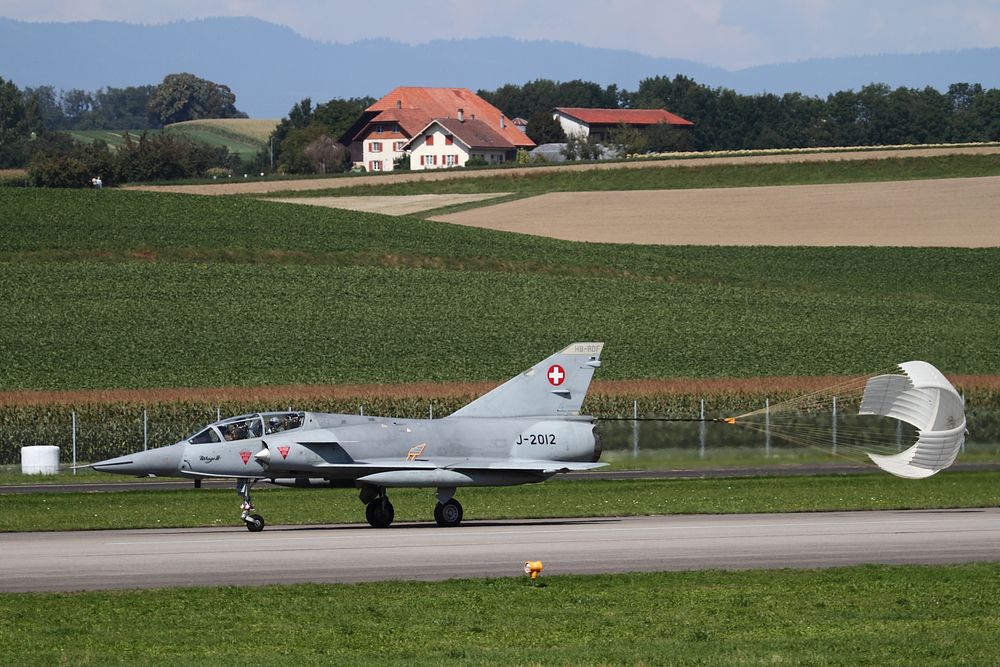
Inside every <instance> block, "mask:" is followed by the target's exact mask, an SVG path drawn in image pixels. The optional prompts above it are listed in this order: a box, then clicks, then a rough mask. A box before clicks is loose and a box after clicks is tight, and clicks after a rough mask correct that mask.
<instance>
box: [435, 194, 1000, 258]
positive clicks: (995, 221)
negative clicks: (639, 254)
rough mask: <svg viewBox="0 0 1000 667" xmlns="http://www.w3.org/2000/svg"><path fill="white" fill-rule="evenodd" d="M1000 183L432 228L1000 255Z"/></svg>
mask: <svg viewBox="0 0 1000 667" xmlns="http://www.w3.org/2000/svg"><path fill="white" fill-rule="evenodd" d="M998 211H1000V177H997V176H991V177H983V178H953V179H941V180H927V181H898V182H889V183H850V184H833V185H789V186H773V187H752V188H722V189H701V190H642V191H628V192H553V193H549V194H544V195H539V196H537V197H532V198H529V199H519V200H516V201H511V202H506V203H502V204H497V205H495V206H488V207H485V208H477V209H472V210H468V211H462V212H459V213H452V214H450V215H443V216H438V217H435V218H432V219H433V220H439V221H442V222H450V223H455V224H461V225H469V226H472V227H485V228H489V229H498V230H502V231H508V232H518V233H522V234H533V235H536V236H549V237H553V238H558V239H565V240H569V241H593V242H603V243H637V244H658V245H740V246H748V245H768V246H798V245H811V246H914V247H919V246H944V247H962V248H981V247H998V246H1000V218H998Z"/></svg>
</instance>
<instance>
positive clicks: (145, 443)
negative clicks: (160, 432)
mask: <svg viewBox="0 0 1000 667" xmlns="http://www.w3.org/2000/svg"><path fill="white" fill-rule="evenodd" d="M147 449H149V411H148V410H146V409H145V408H143V411H142V450H143V451H146V450H147Z"/></svg>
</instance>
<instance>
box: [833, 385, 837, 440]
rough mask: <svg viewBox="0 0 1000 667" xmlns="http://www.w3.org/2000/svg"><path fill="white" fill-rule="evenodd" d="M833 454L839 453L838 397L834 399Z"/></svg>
mask: <svg viewBox="0 0 1000 667" xmlns="http://www.w3.org/2000/svg"><path fill="white" fill-rule="evenodd" d="M833 453H834V454H836V453H837V397H836V396H834V397H833Z"/></svg>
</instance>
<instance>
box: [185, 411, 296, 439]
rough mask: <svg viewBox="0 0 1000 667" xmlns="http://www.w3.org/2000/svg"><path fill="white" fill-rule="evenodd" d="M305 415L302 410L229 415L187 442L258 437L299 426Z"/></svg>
mask: <svg viewBox="0 0 1000 667" xmlns="http://www.w3.org/2000/svg"><path fill="white" fill-rule="evenodd" d="M305 417H306V413H304V412H261V413H257V414H253V415H240V416H239V417H230V418H228V419H223V420H222V421H218V422H216V423H214V424H211V425H210V426H206V427H205V428H204V429H202V430H201V431H198V433H196V434H195V435H193V436H191V437H190V438H188V442H189V443H191V444H192V445H204V444H208V443H212V442H222V441H224V440H225V441H227V442H231V441H234V440H249V439H250V438H260V437H262V436H264V435H270V434H271V433H278V432H279V431H290V430H292V429H296V428H299V427H300V426H302V424H303V423H304V422H305Z"/></svg>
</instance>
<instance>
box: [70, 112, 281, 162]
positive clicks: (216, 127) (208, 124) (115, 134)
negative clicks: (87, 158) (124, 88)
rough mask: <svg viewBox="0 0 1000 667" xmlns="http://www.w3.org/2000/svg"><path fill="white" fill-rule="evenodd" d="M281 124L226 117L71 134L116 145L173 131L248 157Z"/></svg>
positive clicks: (193, 139) (74, 136) (251, 155)
mask: <svg viewBox="0 0 1000 667" xmlns="http://www.w3.org/2000/svg"><path fill="white" fill-rule="evenodd" d="M277 124H278V121H275V120H257V119H248V118H226V119H209V120H191V121H187V122H184V123H175V124H173V125H168V126H167V127H166V128H164V129H163V130H72V131H70V132H69V135H70V136H72V137H73V138H74V139H76V140H77V141H82V142H84V143H90V142H92V141H94V140H95V139H100V140H101V141H104V142H105V143H107V144H108V146H111V147H112V148H115V147H118V146H120V145H121V144H122V143H123V142H124V141H125V135H126V134H130V135H132V136H133V137H138V136H140V135H141V134H142V133H143V132H147V133H149V134H158V133H160V132H171V133H174V134H177V135H180V136H183V137H186V138H188V139H191V140H192V141H199V142H201V143H204V144H208V145H209V146H225V147H226V148H228V149H229V152H230V153H234V154H236V155H239V156H240V157H241V158H243V159H248V158H252V157H253V156H255V155H256V154H257V153H258V152H259V151H260V150H262V149H263V148H264V147H265V145H266V144H267V140H268V138H269V137H270V136H271V132H273V131H274V128H275V127H276V126H277Z"/></svg>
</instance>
